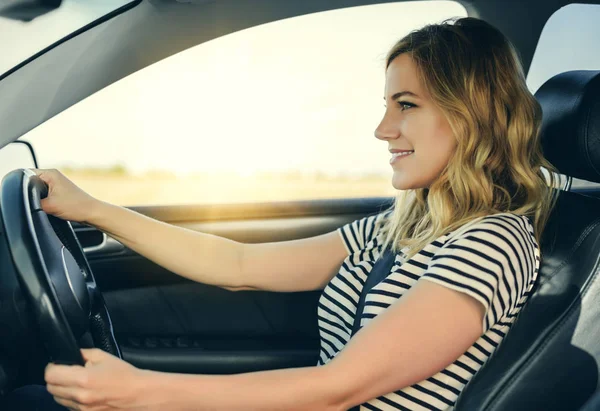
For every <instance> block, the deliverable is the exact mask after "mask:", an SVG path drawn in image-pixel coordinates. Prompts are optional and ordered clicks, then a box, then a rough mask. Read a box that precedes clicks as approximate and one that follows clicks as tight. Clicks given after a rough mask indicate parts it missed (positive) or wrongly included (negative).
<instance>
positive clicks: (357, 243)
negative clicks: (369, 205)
mask: <svg viewBox="0 0 600 411" xmlns="http://www.w3.org/2000/svg"><path fill="white" fill-rule="evenodd" d="M390 214H391V211H390V210H388V211H384V212H382V213H379V214H375V215H372V216H368V217H364V218H361V219H360V220H355V221H353V222H351V223H348V224H346V225H344V226H342V227H340V228H338V229H337V231H338V233H339V234H340V237H341V238H342V241H343V243H344V246H345V247H346V251H347V252H348V255H350V254H354V253H356V252H358V251H360V250H362V249H364V248H365V246H366V245H367V244H368V243H369V242H370V241H371V240H373V239H374V238H375V237H376V236H377V234H378V232H379V231H380V230H381V228H382V226H383V223H384V222H385V220H386V219H387V218H388V217H389V215H390Z"/></svg>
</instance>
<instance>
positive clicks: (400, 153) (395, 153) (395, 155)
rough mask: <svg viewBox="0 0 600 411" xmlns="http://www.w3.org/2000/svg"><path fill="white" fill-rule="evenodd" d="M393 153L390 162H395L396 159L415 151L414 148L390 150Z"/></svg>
mask: <svg viewBox="0 0 600 411" xmlns="http://www.w3.org/2000/svg"><path fill="white" fill-rule="evenodd" d="M390 152H391V153H392V158H390V164H393V163H394V162H395V161H398V160H400V159H401V158H404V157H407V156H409V155H411V154H412V153H414V150H390Z"/></svg>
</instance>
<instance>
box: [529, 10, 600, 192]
mask: <svg viewBox="0 0 600 411" xmlns="http://www.w3.org/2000/svg"><path fill="white" fill-rule="evenodd" d="M599 21H600V5H597V4H569V5H567V6H565V7H563V8H561V9H559V10H558V11H556V12H555V13H554V14H553V15H552V16H551V17H550V18H549V19H548V21H547V22H546V25H545V26H544V29H543V31H542V34H541V36H540V40H539V42H538V45H537V47H536V49H535V53H534V55H533V60H532V61H531V67H530V68H529V73H528V74H527V85H528V86H529V89H530V90H531V91H532V92H533V93H535V92H536V91H537V90H538V89H539V88H540V86H541V85H542V84H544V82H545V81H546V80H548V79H550V78H551V77H553V76H555V75H556V74H559V73H562V72H565V71H571V70H600V46H599V44H598V39H599V38H600V24H598V22H599ZM573 22H577V23H576V27H573V25H574V23H573ZM563 178H564V176H563ZM570 189H571V190H574V191H575V190H585V189H592V190H600V184H597V183H592V182H589V181H585V180H579V179H576V178H574V179H573V181H572V183H571V186H570Z"/></svg>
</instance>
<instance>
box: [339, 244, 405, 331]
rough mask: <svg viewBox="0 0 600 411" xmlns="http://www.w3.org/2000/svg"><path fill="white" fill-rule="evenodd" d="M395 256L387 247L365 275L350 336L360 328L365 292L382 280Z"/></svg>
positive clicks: (388, 271) (387, 273)
mask: <svg viewBox="0 0 600 411" xmlns="http://www.w3.org/2000/svg"><path fill="white" fill-rule="evenodd" d="M395 257H396V253H394V252H392V251H391V250H390V249H389V248H388V249H386V251H385V252H384V253H383V255H382V256H381V258H379V259H378V260H377V261H376V262H375V265H374V266H373V269H372V270H371V272H370V273H369V275H368V276H367V281H365V285H364V286H363V289H362V291H361V293H360V298H359V299H358V305H357V306H356V314H355V315H354V324H353V325H352V334H350V337H352V336H354V334H356V333H357V332H358V330H359V329H360V318H361V317H362V313H363V311H364V310H365V299H366V298H367V294H369V291H371V289H372V288H373V287H375V286H376V285H377V284H379V283H380V282H382V281H383V280H384V279H385V278H386V277H387V276H388V275H389V274H390V271H391V270H392V267H393V265H394V261H395V259H396V258H395Z"/></svg>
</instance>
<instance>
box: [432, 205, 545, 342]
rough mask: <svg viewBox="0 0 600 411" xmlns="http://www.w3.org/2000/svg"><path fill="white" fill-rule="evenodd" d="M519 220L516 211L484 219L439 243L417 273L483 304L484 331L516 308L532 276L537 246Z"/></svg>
mask: <svg viewBox="0 0 600 411" xmlns="http://www.w3.org/2000/svg"><path fill="white" fill-rule="evenodd" d="M525 220H526V218H525V217H521V216H517V215H502V216H500V215H495V216H489V217H486V218H484V219H483V220H481V221H479V222H478V223H476V224H474V225H473V226H472V227H471V228H469V229H468V230H466V231H464V232H463V233H461V234H460V235H458V236H457V237H456V238H451V239H450V240H449V241H448V242H447V243H446V244H444V246H443V247H442V248H440V249H439V250H438V252H437V253H436V254H435V255H434V256H433V257H432V258H431V260H430V263H429V265H428V267H427V270H426V272H425V274H423V276H422V277H421V278H422V279H425V280H428V281H432V282H435V283H437V284H440V285H443V286H446V287H448V288H451V289H453V290H456V291H459V292H462V293H465V294H467V295H469V296H471V297H473V298H475V299H476V300H477V301H479V302H480V303H481V304H483V306H484V308H485V315H484V318H483V324H482V327H483V332H484V333H485V332H486V331H487V330H489V329H490V328H491V327H493V326H494V325H495V324H496V323H497V322H499V321H503V320H505V319H506V318H508V317H509V316H510V315H512V313H514V312H518V310H519V309H520V304H521V303H522V301H521V299H522V298H523V296H524V295H525V294H526V293H527V292H528V291H529V290H530V289H531V288H532V286H533V282H534V281H535V278H536V276H537V265H536V254H537V244H536V241H535V237H534V236H533V232H532V231H530V230H529V229H528V228H527V224H528V223H526V221H525Z"/></svg>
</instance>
